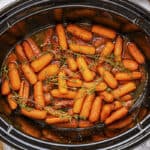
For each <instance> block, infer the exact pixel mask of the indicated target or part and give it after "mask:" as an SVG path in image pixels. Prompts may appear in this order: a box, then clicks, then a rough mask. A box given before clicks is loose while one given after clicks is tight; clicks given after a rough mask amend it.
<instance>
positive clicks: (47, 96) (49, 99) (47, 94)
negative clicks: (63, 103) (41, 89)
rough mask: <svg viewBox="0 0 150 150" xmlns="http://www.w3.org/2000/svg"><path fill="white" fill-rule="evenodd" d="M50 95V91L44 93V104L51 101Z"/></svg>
mask: <svg viewBox="0 0 150 150" xmlns="http://www.w3.org/2000/svg"><path fill="white" fill-rule="evenodd" d="M51 100H52V96H51V94H50V93H44V101H45V105H49V104H50V103H51Z"/></svg>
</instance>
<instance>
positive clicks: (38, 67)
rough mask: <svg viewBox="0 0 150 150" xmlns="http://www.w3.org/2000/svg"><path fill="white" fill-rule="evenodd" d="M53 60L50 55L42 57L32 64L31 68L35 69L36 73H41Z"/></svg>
mask: <svg viewBox="0 0 150 150" xmlns="http://www.w3.org/2000/svg"><path fill="white" fill-rule="evenodd" d="M52 58H53V55H52V54H50V53H47V54H45V55H42V56H40V57H39V58H38V59H36V60H34V61H32V62H31V67H32V68H33V70H34V72H39V71H40V70H42V69H43V68H44V67H45V66H47V65H48V64H49V63H50V61H51V60H52Z"/></svg>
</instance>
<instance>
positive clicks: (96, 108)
mask: <svg viewBox="0 0 150 150" xmlns="http://www.w3.org/2000/svg"><path fill="white" fill-rule="evenodd" d="M101 108H102V97H100V96H97V97H96V98H95V100H94V102H93V104H92V108H91V112H90V116H89V120H90V122H96V121H98V120H99V115H100V112H101Z"/></svg>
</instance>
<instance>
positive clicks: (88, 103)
mask: <svg viewBox="0 0 150 150" xmlns="http://www.w3.org/2000/svg"><path fill="white" fill-rule="evenodd" d="M94 98H95V94H91V95H87V96H86V98H85V100H84V102H83V106H82V109H81V112H80V116H81V117H84V118H88V117H89V114H90V110H91V108H92V103H93V101H94Z"/></svg>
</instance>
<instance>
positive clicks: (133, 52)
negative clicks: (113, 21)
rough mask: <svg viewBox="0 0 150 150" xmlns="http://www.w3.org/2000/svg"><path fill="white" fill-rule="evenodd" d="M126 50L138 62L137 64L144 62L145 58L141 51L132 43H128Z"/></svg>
mask: <svg viewBox="0 0 150 150" xmlns="http://www.w3.org/2000/svg"><path fill="white" fill-rule="evenodd" d="M128 50H129V52H130V54H131V55H132V57H133V58H134V59H135V60H136V61H137V62H138V63H139V64H144V63H145V58H144V56H143V54H142V53H141V51H140V50H139V49H138V47H137V46H136V45H135V44H134V43H131V42H130V43H129V44H128Z"/></svg>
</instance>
